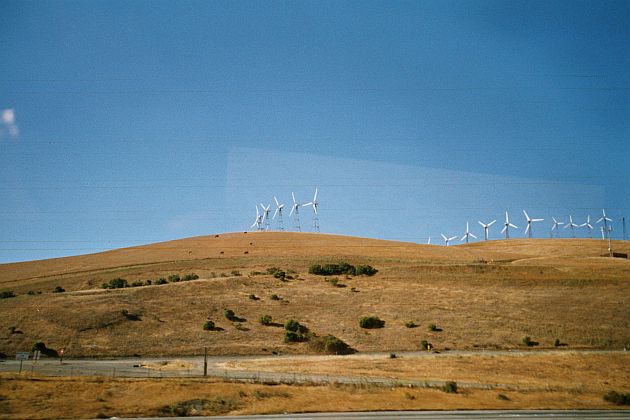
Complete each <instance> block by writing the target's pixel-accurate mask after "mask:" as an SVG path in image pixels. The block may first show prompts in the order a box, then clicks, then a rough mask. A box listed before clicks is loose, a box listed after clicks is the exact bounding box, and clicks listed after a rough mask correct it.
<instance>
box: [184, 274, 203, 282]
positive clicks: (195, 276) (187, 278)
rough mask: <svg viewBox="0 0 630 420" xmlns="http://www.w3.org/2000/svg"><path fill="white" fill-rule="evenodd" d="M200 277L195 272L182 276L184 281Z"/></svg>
mask: <svg viewBox="0 0 630 420" xmlns="http://www.w3.org/2000/svg"><path fill="white" fill-rule="evenodd" d="M198 278H199V276H198V275H196V274H195V273H190V274H186V275H185V276H184V277H182V281H190V280H197V279H198Z"/></svg>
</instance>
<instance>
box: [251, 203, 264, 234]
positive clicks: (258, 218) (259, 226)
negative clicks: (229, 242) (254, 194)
mask: <svg viewBox="0 0 630 420" xmlns="http://www.w3.org/2000/svg"><path fill="white" fill-rule="evenodd" d="M254 226H256V230H262V216H261V215H260V212H259V211H258V205H256V220H254V223H252V225H251V226H250V228H253V227H254Z"/></svg>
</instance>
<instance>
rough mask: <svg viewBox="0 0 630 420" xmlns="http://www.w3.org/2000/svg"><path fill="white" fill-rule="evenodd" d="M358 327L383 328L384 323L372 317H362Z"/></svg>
mask: <svg viewBox="0 0 630 420" xmlns="http://www.w3.org/2000/svg"><path fill="white" fill-rule="evenodd" d="M359 326H360V327H361V328H369V329H373V328H383V327H384V326H385V321H383V320H382V319H380V318H379V317H377V316H373V315H370V316H364V317H363V318H361V319H360V320H359Z"/></svg>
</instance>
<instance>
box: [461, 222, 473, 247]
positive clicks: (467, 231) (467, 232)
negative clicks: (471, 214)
mask: <svg viewBox="0 0 630 420" xmlns="http://www.w3.org/2000/svg"><path fill="white" fill-rule="evenodd" d="M471 236H472V237H473V238H475V239H477V237H476V236H475V235H473V234H472V233H470V230H468V222H466V233H464V236H462V239H461V241H463V240H464V239H466V243H468V238H469V237H471Z"/></svg>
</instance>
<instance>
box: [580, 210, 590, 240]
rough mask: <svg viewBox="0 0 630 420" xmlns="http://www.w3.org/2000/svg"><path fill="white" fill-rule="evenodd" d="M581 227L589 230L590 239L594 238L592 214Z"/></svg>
mask: <svg viewBox="0 0 630 420" xmlns="http://www.w3.org/2000/svg"><path fill="white" fill-rule="evenodd" d="M580 227H585V228H587V229H588V237H589V238H592V237H593V233H592V232H593V225H591V215H590V214H589V215H588V216H587V217H586V223H582V224H581V225H580Z"/></svg>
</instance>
